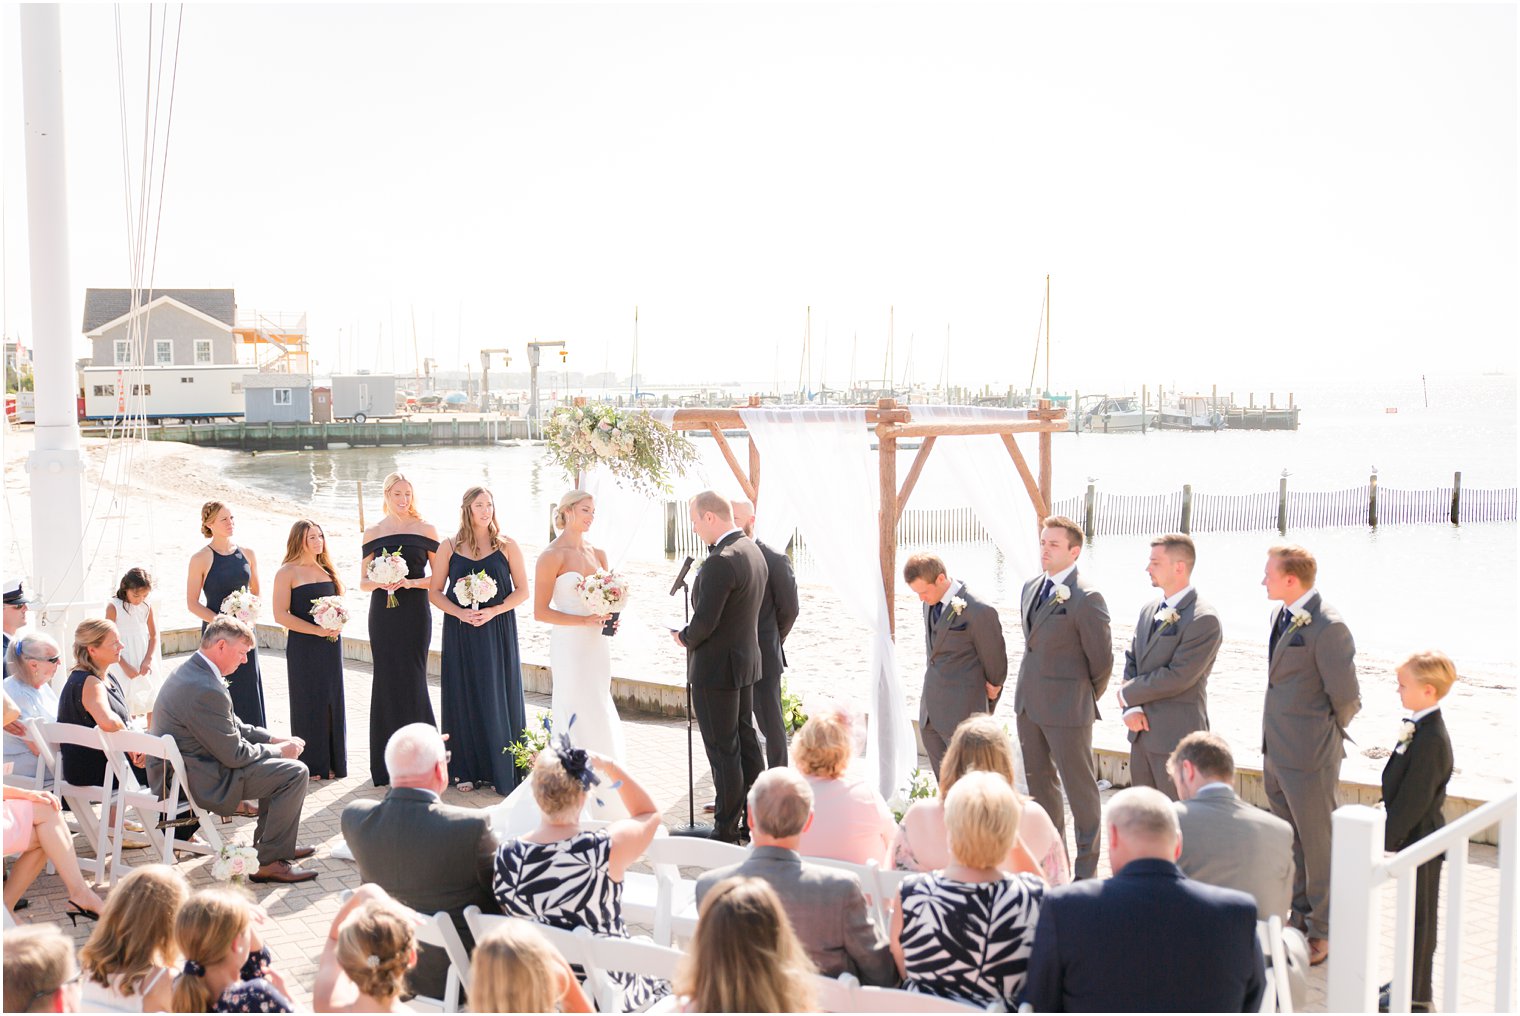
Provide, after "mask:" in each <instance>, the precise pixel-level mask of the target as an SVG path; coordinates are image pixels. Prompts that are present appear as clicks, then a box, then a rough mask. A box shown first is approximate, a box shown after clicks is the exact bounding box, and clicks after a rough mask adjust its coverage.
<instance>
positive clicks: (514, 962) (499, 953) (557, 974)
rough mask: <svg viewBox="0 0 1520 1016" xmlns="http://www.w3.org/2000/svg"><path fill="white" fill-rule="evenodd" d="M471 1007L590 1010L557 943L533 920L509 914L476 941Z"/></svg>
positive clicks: (476, 1009)
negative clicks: (554, 943) (545, 935)
mask: <svg viewBox="0 0 1520 1016" xmlns="http://www.w3.org/2000/svg"><path fill="white" fill-rule="evenodd" d="M470 1011H471V1012H592V1011H593V1010H592V1008H591V1003H590V1002H589V1001H587V999H586V995H585V993H584V992H583V991H581V986H580V983H579V982H578V981H576V979H575V971H574V970H572V969H571V968H570V964H569V963H568V962H566V960H565V957H563V956H561V955H560V953H559V950H558V949H555V948H554V946H552V945H550V944H549V940H548V939H546V938H544V936H543V934H542V933H540V932H539V931H538V929H537V927H536V926H535V925H534V924H533V922H531V921H522V920H518V919H517V918H513V919H512V920H510V921H507V922H506V923H505V924H503V925H501V926H499V927H497V928H494V929H492V930H491V931H490V932H489V933H488V934H487V935H486V936H485V937H484V938H482V939H480V940H479V941H478V942H476V943H475V952H474V953H473V954H472V955H471V956H470Z"/></svg>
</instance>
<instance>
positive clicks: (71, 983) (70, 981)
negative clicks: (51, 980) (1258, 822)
mask: <svg viewBox="0 0 1520 1016" xmlns="http://www.w3.org/2000/svg"><path fill="white" fill-rule="evenodd" d="M82 980H84V971H83V970H80V971H79V972H77V973H76V974H75V975H74V976H73V977H70V978H69V979H68V980H67V981H64V982H63V983H62V984H60V985H59V986H58V987H56V988H44V989H43V990H41V991H39V992H37V994H35V995H33V996H32V1000H31V1001H30V1002H28V1003H27V1004H26V1007H27V1008H28V1009H30V1008H31V1007H32V1006H34V1005H36V1004H37V1001H38V1000H39V999H43V998H46V997H47V996H49V995H51V994H53V993H54V992H55V991H62V990H63V989H64V988H69V987H72V986H74V985H76V984H78V983H79V982H80V981H82Z"/></svg>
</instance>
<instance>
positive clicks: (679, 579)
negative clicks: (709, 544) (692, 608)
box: [670, 554, 692, 596]
mask: <svg viewBox="0 0 1520 1016" xmlns="http://www.w3.org/2000/svg"><path fill="white" fill-rule="evenodd" d="M691 565H692V557H691V555H689V554H688V555H687V557H686V560H685V561H683V562H681V573H680V574H679V575H677V576H676V581H675V585H673V586H671V587H670V595H671V596H674V595H676V591H677V590H678V589H680V588H681V587H682V586H684V585H686V573H687V572H689V571H691Z"/></svg>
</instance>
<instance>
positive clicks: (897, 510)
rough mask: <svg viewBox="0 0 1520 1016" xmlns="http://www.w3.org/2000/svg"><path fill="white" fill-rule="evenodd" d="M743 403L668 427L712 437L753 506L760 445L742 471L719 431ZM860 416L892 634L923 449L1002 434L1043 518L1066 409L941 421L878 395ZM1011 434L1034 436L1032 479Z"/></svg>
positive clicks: (735, 418)
mask: <svg viewBox="0 0 1520 1016" xmlns="http://www.w3.org/2000/svg"><path fill="white" fill-rule="evenodd" d="M744 408H750V409H758V408H760V400H759V398H758V397H757V396H750V400H749V405H748V406H747V407H735V408H733V409H706V408H703V409H678V410H676V414H675V418H674V419H673V420H672V421H671V423H670V426H671V428H672V429H674V430H683V431H686V430H697V431H703V430H705V431H707V432H708V433H710V434H711V435H712V437H713V440H714V441H716V442H717V443H718V448H719V450H721V451H722V452H723V458H724V461H726V462H727V463H728V468H729V469H730V470H731V471H732V472H733V474H734V479H736V480H738V481H739V487H740V488H741V489H742V490H743V491H744V496H745V497H747V498H749V500H750V501H751V502H752V503H754V504H755V505H756V506H757V507H758V506H759V504H760V497H759V495H760V449H758V448H757V447H755V439H754V437H753V436H752V437H750V439H749V469H748V470H747V471H746V470H745V469H744V468H743V467H742V466H741V465H740V464H739V458H738V456H737V455H735V454H734V450H733V448H732V447H731V446H730V445H729V443H728V438H727V437H725V436H724V434H723V432H724V431H725V430H743V429H744V418H743V416H742V415H741V413H742V410H743V409H744ZM865 416H866V423H868V424H872V425H874V426H875V428H876V440H877V446H878V448H879V450H880V471H881V511H880V514H879V526H880V533H879V541H880V553H881V584H882V590H883V592H885V593H886V596H887V623H888V624H889V625H891V631H892V634H893V636H894V637H896V632H897V624H896V617H895V614H894V612H893V595H892V594H893V590H894V589H895V588H896V577H897V521H898V519H899V518H901V517H902V512H903V508H904V507H905V506H906V505H907V503H908V498H909V497H910V496H911V495H912V493H913V486H914V484H916V483H917V482H918V477H919V474H920V473H921V472H923V468H924V463H925V462H926V461H927V460H928V458H929V453H930V452H931V451H933V449H934V443H935V441H937V440H938V439H940V438H942V437H970V436H973V435H978V434H996V435H997V436H999V437H1000V438H1002V439H1003V445H1004V447H1006V448H1007V449H1008V455H1009V457H1010V458H1012V459H1013V466H1014V468H1015V469H1017V470H1018V473H1019V478H1020V479H1022V480H1023V481H1024V490H1025V491H1026V492H1027V493H1028V494H1029V503H1030V504H1031V505H1033V506H1034V512H1035V518H1037V519H1043V518H1045V517H1046V516H1047V515H1049V514H1050V476H1051V453H1050V444H1051V442H1050V435H1051V434H1053V433H1055V432H1057V431H1062V430H1065V429H1066V410H1064V409H1059V408H1052V406H1051V403H1050V400H1049V399H1041V400H1040V406H1039V408H1038V409H1036V410H1033V411H1031V412H1030V413H1029V415H1028V417H1027V418H1023V419H1019V418H1010V419H1004V420H999V419H995V418H989V419H985V420H965V421H956V422H947V423H915V422H913V412H912V410H911V409H909V408H907V407H905V406H899V405H898V404H897V400H895V399H881V400H879V401H878V402H877V403H876V408H874V409H870V408H867V409H866V411H865ZM1016 434H1035V435H1037V436H1038V442H1039V476H1038V478H1036V476H1035V474H1033V473H1031V472H1030V469H1029V463H1028V461H1026V460H1025V458H1024V453H1023V452H1022V451H1020V450H1019V446H1018V442H1017V441H1016V440H1015V439H1014V435H1016ZM913 437H921V438H923V439H924V443H923V444H922V445H921V446H919V449H918V454H917V455H915V456H914V457H913V464H912V465H911V466H909V467H908V475H907V476H906V477H904V478H903V481H902V486H901V487H899V486H898V483H897V442H898V441H899V440H900V439H902V438H913Z"/></svg>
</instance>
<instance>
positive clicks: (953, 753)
mask: <svg viewBox="0 0 1520 1016" xmlns="http://www.w3.org/2000/svg"><path fill="white" fill-rule="evenodd" d="M973 771H981V772H986V773H996V774H997V775H999V776H1001V777H1002V778H1003V779H1004V780H1006V781H1007V783H1008V785H1009V786H1010V787H1012V788H1014V790H1013V792H1014V795H1015V796H1016V797H1018V799H1019V803H1020V804H1021V805H1022V806H1023V812H1022V815H1023V817H1022V818H1020V819H1019V834H1018V838H1017V839H1016V840H1015V841H1014V847H1013V850H1012V851H1010V852H1009V854H1008V857H1007V858H1006V859H1004V861H1003V870H1004V871H1027V872H1030V873H1032V874H1037V875H1043V876H1044V878H1045V881H1047V882H1049V883H1050V884H1051V885H1065V884H1066V883H1067V882H1070V881H1071V866H1070V864H1069V863H1068V862H1067V859H1066V847H1065V846H1064V845H1063V844H1062V842H1061V833H1060V831H1059V830H1057V829H1056V826H1055V823H1054V822H1052V821H1051V820H1050V816H1049V815H1047V814H1046V813H1045V809H1044V808H1042V807H1040V805H1039V804H1038V803H1037V802H1036V801H1035V800H1034V799H1033V798H1029V797H1025V796H1024V795H1022V794H1020V793H1019V792H1018V783H1017V781H1016V779H1015V778H1014V767H1013V743H1012V742H1011V741H1009V739H1008V732H1007V731H1006V730H1004V729H1003V726H1002V724H1001V723H999V722H998V721H997V720H995V719H993V718H992V717H991V716H986V715H979V716H971V717H968V718H967V719H965V720H963V721H962V722H961V725H960V726H958V727H956V728H955V733H954V735H952V736H951V738H950V746H949V747H948V748H946V749H945V758H944V761H943V762H941V763H940V771H939V774H938V775H939V795H938V796H937V797H934V798H930V799H928V800H923V801H914V802H913V804H912V805H910V806H909V807H908V810H907V811H906V812H904V813H903V817H902V822H901V824H899V825H898V827H897V837H896V839H895V841H894V842H893V846H892V865H893V867H895V868H897V869H898V870H899V871H934V870H935V869H937V868H943V867H944V866H945V865H946V864H947V863H949V859H950V854H949V844H948V840H947V839H946V836H945V807H944V802H945V796H946V795H947V794H949V793H950V788H951V787H953V786H955V781H956V780H958V779H960V778H961V777H962V776H965V775H966V774H967V773H969V772H973Z"/></svg>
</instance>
